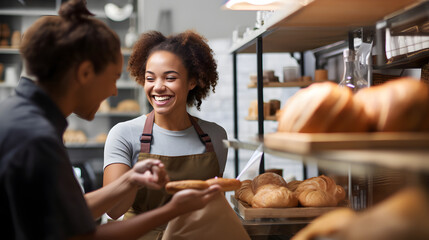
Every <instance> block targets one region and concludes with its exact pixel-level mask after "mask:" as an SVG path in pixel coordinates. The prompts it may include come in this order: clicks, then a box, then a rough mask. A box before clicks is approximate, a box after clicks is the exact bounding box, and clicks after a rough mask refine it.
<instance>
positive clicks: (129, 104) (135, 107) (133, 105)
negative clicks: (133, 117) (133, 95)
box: [116, 99, 140, 112]
mask: <svg viewBox="0 0 429 240" xmlns="http://www.w3.org/2000/svg"><path fill="white" fill-rule="evenodd" d="M116 111H118V112H140V105H139V103H138V102H137V101H136V100H132V99H126V100H122V101H121V102H119V103H118V106H116Z"/></svg>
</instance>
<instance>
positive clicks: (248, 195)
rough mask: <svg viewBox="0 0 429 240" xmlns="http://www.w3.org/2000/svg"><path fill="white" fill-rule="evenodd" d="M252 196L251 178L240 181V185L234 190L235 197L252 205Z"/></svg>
mask: <svg viewBox="0 0 429 240" xmlns="http://www.w3.org/2000/svg"><path fill="white" fill-rule="evenodd" d="M253 196H254V194H253V191H252V180H244V181H242V182H241V187H240V188H239V189H237V190H235V197H236V198H237V199H239V200H241V201H243V202H245V203H247V204H249V205H252V200H253Z"/></svg>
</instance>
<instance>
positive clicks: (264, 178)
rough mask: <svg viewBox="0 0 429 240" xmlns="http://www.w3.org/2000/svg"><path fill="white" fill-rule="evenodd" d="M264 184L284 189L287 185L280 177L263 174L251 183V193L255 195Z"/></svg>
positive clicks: (273, 174)
mask: <svg viewBox="0 0 429 240" xmlns="http://www.w3.org/2000/svg"><path fill="white" fill-rule="evenodd" d="M266 184H272V185H277V186H279V187H286V186H287V183H286V181H285V180H284V179H283V177H282V176H280V175H278V174H275V173H263V174H260V175H258V176H257V177H255V178H254V179H253V181H252V184H251V186H252V191H253V192H254V193H256V192H257V191H258V189H259V188H260V187H261V186H263V185H266Z"/></svg>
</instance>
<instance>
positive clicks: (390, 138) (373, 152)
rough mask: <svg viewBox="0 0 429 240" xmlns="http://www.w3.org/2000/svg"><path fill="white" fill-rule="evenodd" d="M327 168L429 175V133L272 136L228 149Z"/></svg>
mask: <svg viewBox="0 0 429 240" xmlns="http://www.w3.org/2000/svg"><path fill="white" fill-rule="evenodd" d="M262 143H263V146H264V147H263V150H264V152H265V153H267V154H271V155H274V156H278V157H282V158H285V159H291V160H299V161H302V162H304V163H314V162H317V163H318V165H320V166H322V165H323V166H324V167H325V168H327V169H336V168H338V169H340V168H343V169H344V168H348V166H350V164H353V166H354V167H353V171H354V172H355V173H356V174H360V173H365V171H371V169H372V168H373V167H388V168H392V169H399V170H410V171H416V172H429V164H428V159H429V134H428V133H319V134H317V133H314V134H309V133H308V134H307V133H269V134H265V136H264V140H263V141H259V140H256V139H255V140H249V141H247V142H241V141H237V140H229V141H226V142H224V144H225V145H226V146H227V147H231V148H236V149H248V150H256V148H257V147H258V146H259V145H260V144H262Z"/></svg>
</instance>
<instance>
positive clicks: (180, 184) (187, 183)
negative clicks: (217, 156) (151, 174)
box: [165, 178, 241, 194]
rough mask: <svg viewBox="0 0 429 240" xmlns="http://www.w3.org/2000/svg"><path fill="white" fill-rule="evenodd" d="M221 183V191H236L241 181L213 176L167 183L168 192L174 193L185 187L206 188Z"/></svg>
mask: <svg viewBox="0 0 429 240" xmlns="http://www.w3.org/2000/svg"><path fill="white" fill-rule="evenodd" d="M215 184H217V185H219V186H220V187H221V191H224V192H227V191H234V190H237V189H239V188H240V186H241V181H240V180H237V179H231V178H211V179H208V180H206V181H203V180H181V181H172V182H168V183H167V184H166V185H165V190H166V191H167V193H170V194H174V193H176V192H178V191H181V190H185V189H206V188H208V187H209V186H211V185H215Z"/></svg>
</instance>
